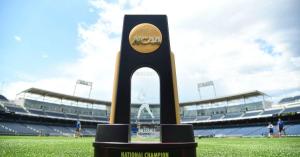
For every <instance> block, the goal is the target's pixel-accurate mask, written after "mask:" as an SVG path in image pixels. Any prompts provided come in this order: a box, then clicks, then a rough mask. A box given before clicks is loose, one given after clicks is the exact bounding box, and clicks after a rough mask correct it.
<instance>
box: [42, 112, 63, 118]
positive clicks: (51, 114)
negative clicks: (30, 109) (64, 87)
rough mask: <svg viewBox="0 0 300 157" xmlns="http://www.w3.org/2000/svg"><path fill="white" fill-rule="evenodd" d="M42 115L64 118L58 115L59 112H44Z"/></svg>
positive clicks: (61, 114) (60, 114)
mask: <svg viewBox="0 0 300 157" xmlns="http://www.w3.org/2000/svg"><path fill="white" fill-rule="evenodd" d="M44 113H45V114H46V115H47V116H52V117H61V118H65V117H66V116H65V115H64V114H63V113H59V112H50V111H45V112H44Z"/></svg>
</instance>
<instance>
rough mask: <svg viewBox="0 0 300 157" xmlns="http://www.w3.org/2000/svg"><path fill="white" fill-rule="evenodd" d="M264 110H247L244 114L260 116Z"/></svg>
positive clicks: (245, 115)
mask: <svg viewBox="0 0 300 157" xmlns="http://www.w3.org/2000/svg"><path fill="white" fill-rule="evenodd" d="M261 112H262V111H261V110H259V111H251V112H246V113H245V114H244V116H243V117H253V116H258V115H259V114H260V113H261Z"/></svg>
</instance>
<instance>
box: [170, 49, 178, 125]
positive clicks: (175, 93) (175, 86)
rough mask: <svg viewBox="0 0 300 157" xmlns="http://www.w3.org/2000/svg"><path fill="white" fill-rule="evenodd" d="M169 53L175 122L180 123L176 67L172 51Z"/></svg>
mask: <svg viewBox="0 0 300 157" xmlns="http://www.w3.org/2000/svg"><path fill="white" fill-rule="evenodd" d="M170 54H171V66H172V77H173V92H174V102H175V112H176V123H177V124H180V108H179V99H178V89H177V79H176V67H175V57H174V54H173V53H172V52H170Z"/></svg>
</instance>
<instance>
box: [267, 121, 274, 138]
mask: <svg viewBox="0 0 300 157" xmlns="http://www.w3.org/2000/svg"><path fill="white" fill-rule="evenodd" d="M268 129H269V135H268V136H269V137H271V136H273V133H274V126H273V124H272V123H271V122H269V125H268Z"/></svg>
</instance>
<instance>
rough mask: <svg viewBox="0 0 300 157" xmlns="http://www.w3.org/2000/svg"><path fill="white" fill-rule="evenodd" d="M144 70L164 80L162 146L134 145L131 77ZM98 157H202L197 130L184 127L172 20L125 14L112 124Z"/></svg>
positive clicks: (102, 130)
mask: <svg viewBox="0 0 300 157" xmlns="http://www.w3.org/2000/svg"><path fill="white" fill-rule="evenodd" d="M142 67H148V68H152V69H153V70H154V71H156V72H157V74H158V75H159V79H160V127H161V131H160V142H159V143H145V142H142V143H136V142H134V143H131V141H130V140H131V139H130V138H131V136H130V135H131V134H130V131H131V125H130V103H131V100H130V99H131V91H130V90H131V77H132V75H133V73H134V72H135V71H136V70H138V69H139V68H142ZM93 146H94V156H95V157H196V147H197V143H195V139H194V132H193V126H192V125H190V124H180V108H179V102H178V91H177V81H176V70H175V59H174V54H173V53H172V52H171V49H170V41H169V31H168V23H167V16H166V15H125V17H124V23H123V32H122V42H121V50H120V52H119V53H118V54H117V60H116V65H115V76H114V87H113V96H112V102H111V113H110V123H109V124H98V126H97V131H96V139H95V142H94V143H93Z"/></svg>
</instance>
